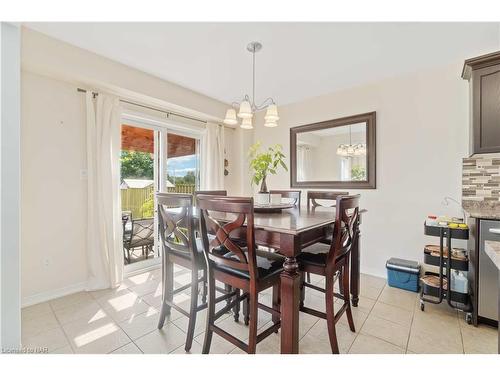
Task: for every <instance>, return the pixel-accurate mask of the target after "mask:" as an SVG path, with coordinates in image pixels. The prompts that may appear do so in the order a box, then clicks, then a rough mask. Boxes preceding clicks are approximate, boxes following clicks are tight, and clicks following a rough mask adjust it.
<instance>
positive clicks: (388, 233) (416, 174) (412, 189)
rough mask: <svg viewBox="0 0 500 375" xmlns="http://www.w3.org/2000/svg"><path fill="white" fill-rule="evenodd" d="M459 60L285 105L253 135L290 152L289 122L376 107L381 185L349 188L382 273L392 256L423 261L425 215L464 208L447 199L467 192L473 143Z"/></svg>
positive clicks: (279, 179)
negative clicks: (465, 176) (464, 170)
mask: <svg viewBox="0 0 500 375" xmlns="http://www.w3.org/2000/svg"><path fill="white" fill-rule="evenodd" d="M461 67H462V62H457V63H456V64H453V65H450V66H446V67H443V68H439V69H434V70H429V71H421V72H418V73H414V74H411V75H406V76H402V77H397V78H393V79H388V80H384V81H381V82H378V83H374V84H370V85H366V86H362V87H357V88H353V89H350V90H345V91H341V92H337V93H334V94H330V95H324V96H320V97H317V98H314V99H310V100H307V101H304V102H300V103H297V104H291V105H287V106H282V107H280V108H279V110H280V121H279V127H277V128H264V127H262V126H257V128H256V130H255V141H257V140H260V141H262V142H263V145H264V146H266V145H271V144H275V143H281V144H282V145H283V148H284V153H285V154H286V155H287V157H288V158H289V155H290V153H289V148H290V139H289V131H290V130H289V129H290V127H294V126H298V125H304V124H309V123H314V122H319V121H325V120H330V119H335V118H339V117H344V116H349V115H355V114H359V113H366V112H371V111H376V112H377V189H375V190H350V193H351V194H354V193H359V194H361V205H362V207H363V208H366V209H367V210H368V213H367V214H365V215H364V217H363V225H362V228H361V231H362V243H361V246H362V250H361V251H362V255H361V270H362V272H366V273H370V274H375V275H381V276H383V275H384V274H385V261H386V260H387V259H388V258H390V257H400V258H407V259H414V260H419V261H421V260H422V248H423V245H424V244H426V243H429V242H430V243H432V242H434V241H432V240H431V239H429V238H426V237H425V236H424V235H423V222H424V219H425V217H426V215H428V214H430V213H437V214H440V213H449V214H454V215H459V214H460V210H459V209H458V208H453V207H444V206H442V204H441V201H442V199H443V197H444V196H451V197H454V198H456V199H458V200H460V196H461V158H462V157H464V156H466V155H467V144H468V93H467V83H466V82H465V81H463V80H462V79H461V78H460V72H461ZM256 123H262V119H257V121H256ZM267 185H268V187H269V188H272V189H274V188H290V175H289V173H286V172H280V173H279V174H278V175H276V176H269V178H268V181H267ZM312 190H316V189H312ZM305 193H306V191H305V190H304V192H303V194H305Z"/></svg>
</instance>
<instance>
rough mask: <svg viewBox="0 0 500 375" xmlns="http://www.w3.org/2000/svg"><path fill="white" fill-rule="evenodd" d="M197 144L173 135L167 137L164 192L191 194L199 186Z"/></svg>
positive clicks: (188, 138)
mask: <svg viewBox="0 0 500 375" xmlns="http://www.w3.org/2000/svg"><path fill="white" fill-rule="evenodd" d="M198 148H199V142H198V140H197V139H196V138H191V137H186V136H183V135H178V134H174V133H170V132H169V133H168V135H167V180H166V184H167V186H166V190H167V191H169V192H173V193H186V194H193V193H194V191H195V190H196V189H197V187H198V186H199V161H200V158H199V153H198Z"/></svg>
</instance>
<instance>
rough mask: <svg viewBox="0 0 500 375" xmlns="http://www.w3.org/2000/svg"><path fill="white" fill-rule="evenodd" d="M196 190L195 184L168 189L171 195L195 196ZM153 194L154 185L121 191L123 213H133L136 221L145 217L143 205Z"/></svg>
mask: <svg viewBox="0 0 500 375" xmlns="http://www.w3.org/2000/svg"><path fill="white" fill-rule="evenodd" d="M195 190H196V185H194V184H179V185H176V186H173V187H169V188H167V191H168V192H169V193H183V194H194V192H195ZM153 193H154V188H153V186H152V185H151V186H148V187H146V188H143V189H124V190H121V196H122V211H131V212H132V217H133V218H134V219H136V218H141V217H143V216H144V214H143V205H144V203H145V202H146V201H147V200H148V199H150V197H151V196H152V194H153Z"/></svg>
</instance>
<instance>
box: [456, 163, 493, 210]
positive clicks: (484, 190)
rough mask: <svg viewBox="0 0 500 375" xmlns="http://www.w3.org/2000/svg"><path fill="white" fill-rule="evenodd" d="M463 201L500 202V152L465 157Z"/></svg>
mask: <svg viewBox="0 0 500 375" xmlns="http://www.w3.org/2000/svg"><path fill="white" fill-rule="evenodd" d="M462 202H463V203H464V204H466V203H472V202H484V203H489V204H495V205H496V204H497V203H498V204H500V154H482V155H474V156H471V157H469V158H464V159H463V163H462Z"/></svg>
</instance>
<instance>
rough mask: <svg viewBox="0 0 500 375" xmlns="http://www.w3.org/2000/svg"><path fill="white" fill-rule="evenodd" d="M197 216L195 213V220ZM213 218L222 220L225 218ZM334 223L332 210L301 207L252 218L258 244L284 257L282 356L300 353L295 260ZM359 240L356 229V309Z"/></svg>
mask: <svg viewBox="0 0 500 375" xmlns="http://www.w3.org/2000/svg"><path fill="white" fill-rule="evenodd" d="M364 212H366V210H360V213H361V214H363V213H364ZM225 215H230V214H225ZM197 216H198V213H197V212H196V213H195V214H194V219H195V220H197ZM214 216H215V215H214ZM361 216H362V215H360V217H361ZM215 218H216V219H218V220H221V221H224V216H221V217H219V216H215ZM229 219H230V218H229V217H228V220H229ZM334 222H335V208H334V207H316V208H311V209H309V210H308V209H306V208H303V207H302V208H291V209H286V210H282V211H281V212H278V213H259V212H256V213H255V215H254V226H255V241H256V243H257V245H260V246H265V247H269V248H273V249H276V251H278V252H279V253H280V254H282V255H283V256H285V262H284V266H283V268H284V271H283V272H282V273H281V353H282V354H297V353H298V352H299V302H300V275H299V264H298V262H297V259H296V257H297V256H298V255H299V254H300V253H301V251H302V249H304V248H305V247H307V246H310V245H312V244H314V243H316V242H321V241H322V240H325V239H326V238H327V237H328V236H329V235H331V233H332V229H333V224H334ZM358 228H359V227H358ZM359 240H360V231H359V229H358V232H357V233H356V236H355V239H354V242H353V247H352V250H351V296H352V305H353V306H355V307H356V306H357V305H358V301H359V280H360V272H359V264H360V246H359Z"/></svg>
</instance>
